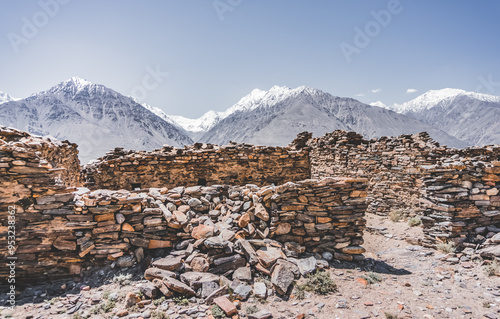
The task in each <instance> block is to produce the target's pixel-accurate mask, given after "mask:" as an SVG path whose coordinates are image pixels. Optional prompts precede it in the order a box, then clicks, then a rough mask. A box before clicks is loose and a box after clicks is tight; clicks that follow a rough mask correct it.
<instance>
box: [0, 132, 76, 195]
mask: <svg viewBox="0 0 500 319" xmlns="http://www.w3.org/2000/svg"><path fill="white" fill-rule="evenodd" d="M0 147H1V149H0V150H1V151H2V152H5V153H6V154H7V156H5V155H2V154H3V153H2V154H0V158H2V159H0V161H1V163H3V164H1V165H3V166H2V167H1V168H5V169H8V168H9V167H12V166H16V167H17V168H16V169H15V170H22V169H21V168H22V167H33V164H32V163H30V164H25V165H23V164H22V161H23V160H24V158H38V159H39V160H40V161H41V162H42V164H43V165H44V166H46V167H47V168H48V169H49V170H50V173H51V175H53V176H55V178H57V179H58V181H59V182H60V183H62V184H64V185H66V186H72V187H78V186H82V174H81V168H80V160H79V159H78V149H77V145H76V144H74V143H70V142H68V141H62V142H61V141H51V139H50V138H41V137H37V136H33V135H30V134H29V133H26V132H23V131H18V130H15V129H11V128H7V127H3V126H0ZM13 152H14V155H12V154H13ZM22 154H24V155H22ZM23 156H24V157H23ZM16 157H19V158H16ZM13 161H16V162H15V164H12V163H13ZM2 173H5V172H2ZM20 173H23V172H21V171H20ZM16 174H19V173H17V172H16ZM3 175H4V174H2V177H3ZM8 175H11V176H12V175H14V171H12V172H10V173H8Z"/></svg>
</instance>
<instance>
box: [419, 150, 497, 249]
mask: <svg viewBox="0 0 500 319" xmlns="http://www.w3.org/2000/svg"><path fill="white" fill-rule="evenodd" d="M481 155H482V154H481ZM426 173H427V176H426V177H425V178H424V187H423V190H422V200H421V201H422V203H423V204H424V205H425V207H426V209H425V210H424V212H423V214H424V216H423V217H422V222H423V225H424V232H425V234H426V237H427V238H426V243H427V244H430V245H432V244H435V243H436V242H437V241H436V239H438V240H440V241H443V242H447V241H453V242H454V243H455V244H462V243H466V244H465V245H466V246H467V243H469V244H473V245H472V247H475V245H476V244H482V243H483V242H484V241H485V239H486V238H487V237H488V236H489V233H490V232H492V231H494V230H495V231H498V228H499V227H500V194H499V191H500V162H498V161H493V162H481V161H478V160H472V161H465V160H464V161H462V162H454V163H450V164H449V165H443V166H441V167H436V168H431V169H429V170H427V171H426ZM491 234H494V233H491Z"/></svg>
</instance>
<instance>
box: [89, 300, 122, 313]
mask: <svg viewBox="0 0 500 319" xmlns="http://www.w3.org/2000/svg"><path fill="white" fill-rule="evenodd" d="M115 307H116V302H114V301H111V300H108V301H106V302H105V303H101V304H99V305H97V306H95V307H94V308H92V309H90V313H91V314H93V315H97V314H102V313H108V312H111V311H113V309H114V308H115Z"/></svg>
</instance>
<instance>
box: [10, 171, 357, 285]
mask: <svg viewBox="0 0 500 319" xmlns="http://www.w3.org/2000/svg"><path fill="white" fill-rule="evenodd" d="M365 182H366V181H365V180H363V179H345V178H344V179H341V178H327V179H323V180H306V181H302V182H297V183H291V182H289V183H286V184H284V185H280V186H276V187H275V186H267V187H263V188H261V187H258V186H256V185H247V186H243V187H239V186H227V185H214V186H210V187H207V186H205V187H204V186H194V187H176V188H173V189H167V188H160V189H159V188H151V189H148V190H144V191H138V192H131V191H124V190H120V191H110V190H96V191H93V192H90V191H88V192H86V193H84V194H81V193H78V192H76V193H75V194H74V198H73V194H69V195H68V194H67V193H63V194H59V193H56V194H51V195H46V196H39V197H36V199H35V203H33V205H30V206H28V210H29V215H22V216H19V219H20V223H23V225H22V227H20V228H21V229H20V234H23V235H22V236H21V237H20V240H19V248H18V251H17V254H16V255H17V256H18V258H19V260H20V265H21V266H20V267H19V276H20V277H25V278H35V279H37V278H38V280H40V279H42V278H44V276H49V277H57V276H59V275H64V274H66V275H67V274H75V273H78V271H79V269H80V268H81V267H86V266H87V265H89V264H90V263H92V264H99V263H101V264H105V263H111V262H116V263H118V264H119V265H130V264H131V263H134V262H136V261H141V260H142V259H143V258H144V255H147V252H148V251H152V250H157V249H160V251H159V252H156V253H153V252H151V254H152V255H156V254H162V253H163V254H165V253H166V252H167V251H169V250H170V249H171V248H172V247H184V246H186V245H187V246H189V247H191V248H190V249H191V250H192V251H193V250H196V249H198V248H199V247H200V245H205V246H207V247H209V248H214V249H219V250H220V249H222V250H220V251H218V257H217V258H215V257H214V258H210V255H205V256H204V258H205V260H204V261H202V260H200V258H198V259H196V260H195V262H196V263H201V264H204V265H205V264H206V265H207V266H208V267H210V269H222V270H223V269H225V267H228V266H229V265H230V264H236V265H239V264H244V263H246V262H250V263H253V261H249V260H248V258H250V259H252V258H255V257H254V256H253V257H252V256H250V255H248V253H247V254H245V253H241V252H240V253H237V252H235V251H234V249H233V247H234V246H237V245H241V243H242V241H249V242H251V243H252V245H263V246H265V245H268V244H270V243H274V244H273V245H274V247H279V249H280V250H281V251H282V253H283V255H284V256H291V257H298V256H300V255H302V254H303V253H305V252H310V253H321V252H324V251H330V252H332V253H333V254H334V255H335V257H336V258H339V259H343V260H353V259H357V260H358V259H360V258H362V256H361V255H360V254H361V253H363V251H364V249H363V248H361V247H360V246H359V245H360V244H362V241H363V239H362V236H363V229H364V225H365V220H364V218H363V216H364V209H365V208H366V204H365V196H366V189H365V188H366V183H365ZM24 219H27V220H29V223H28V222H27V220H26V222H25V220H24ZM33 221H35V222H33ZM24 234H25V235H24ZM35 237H36V238H37V239H36V240H35V239H34V238H35ZM221 241H222V242H221ZM238 243H239V244H238ZM179 245H180V246H179ZM243 247H245V244H243ZM243 249H244V248H243ZM51 254H54V255H58V254H60V255H61V256H65V257H66V259H64V260H61V259H57V258H54V261H53V262H50V263H47V259H50V257H51ZM28 255H29V256H28ZM200 256H201V255H200ZM28 258H29V260H30V261H29V262H27V259H28ZM193 258H194V257H193ZM220 258H223V259H220ZM224 258H225V259H224ZM226 262H227V263H229V264H228V265H223V264H224V263H226ZM264 266H265V265H264ZM191 267H193V265H191ZM265 267H266V266H265Z"/></svg>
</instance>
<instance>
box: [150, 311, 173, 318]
mask: <svg viewBox="0 0 500 319" xmlns="http://www.w3.org/2000/svg"><path fill="white" fill-rule="evenodd" d="M150 318H151V319H169V318H170V317H169V316H167V314H166V313H165V312H164V311H161V310H153V311H151V317H150Z"/></svg>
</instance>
